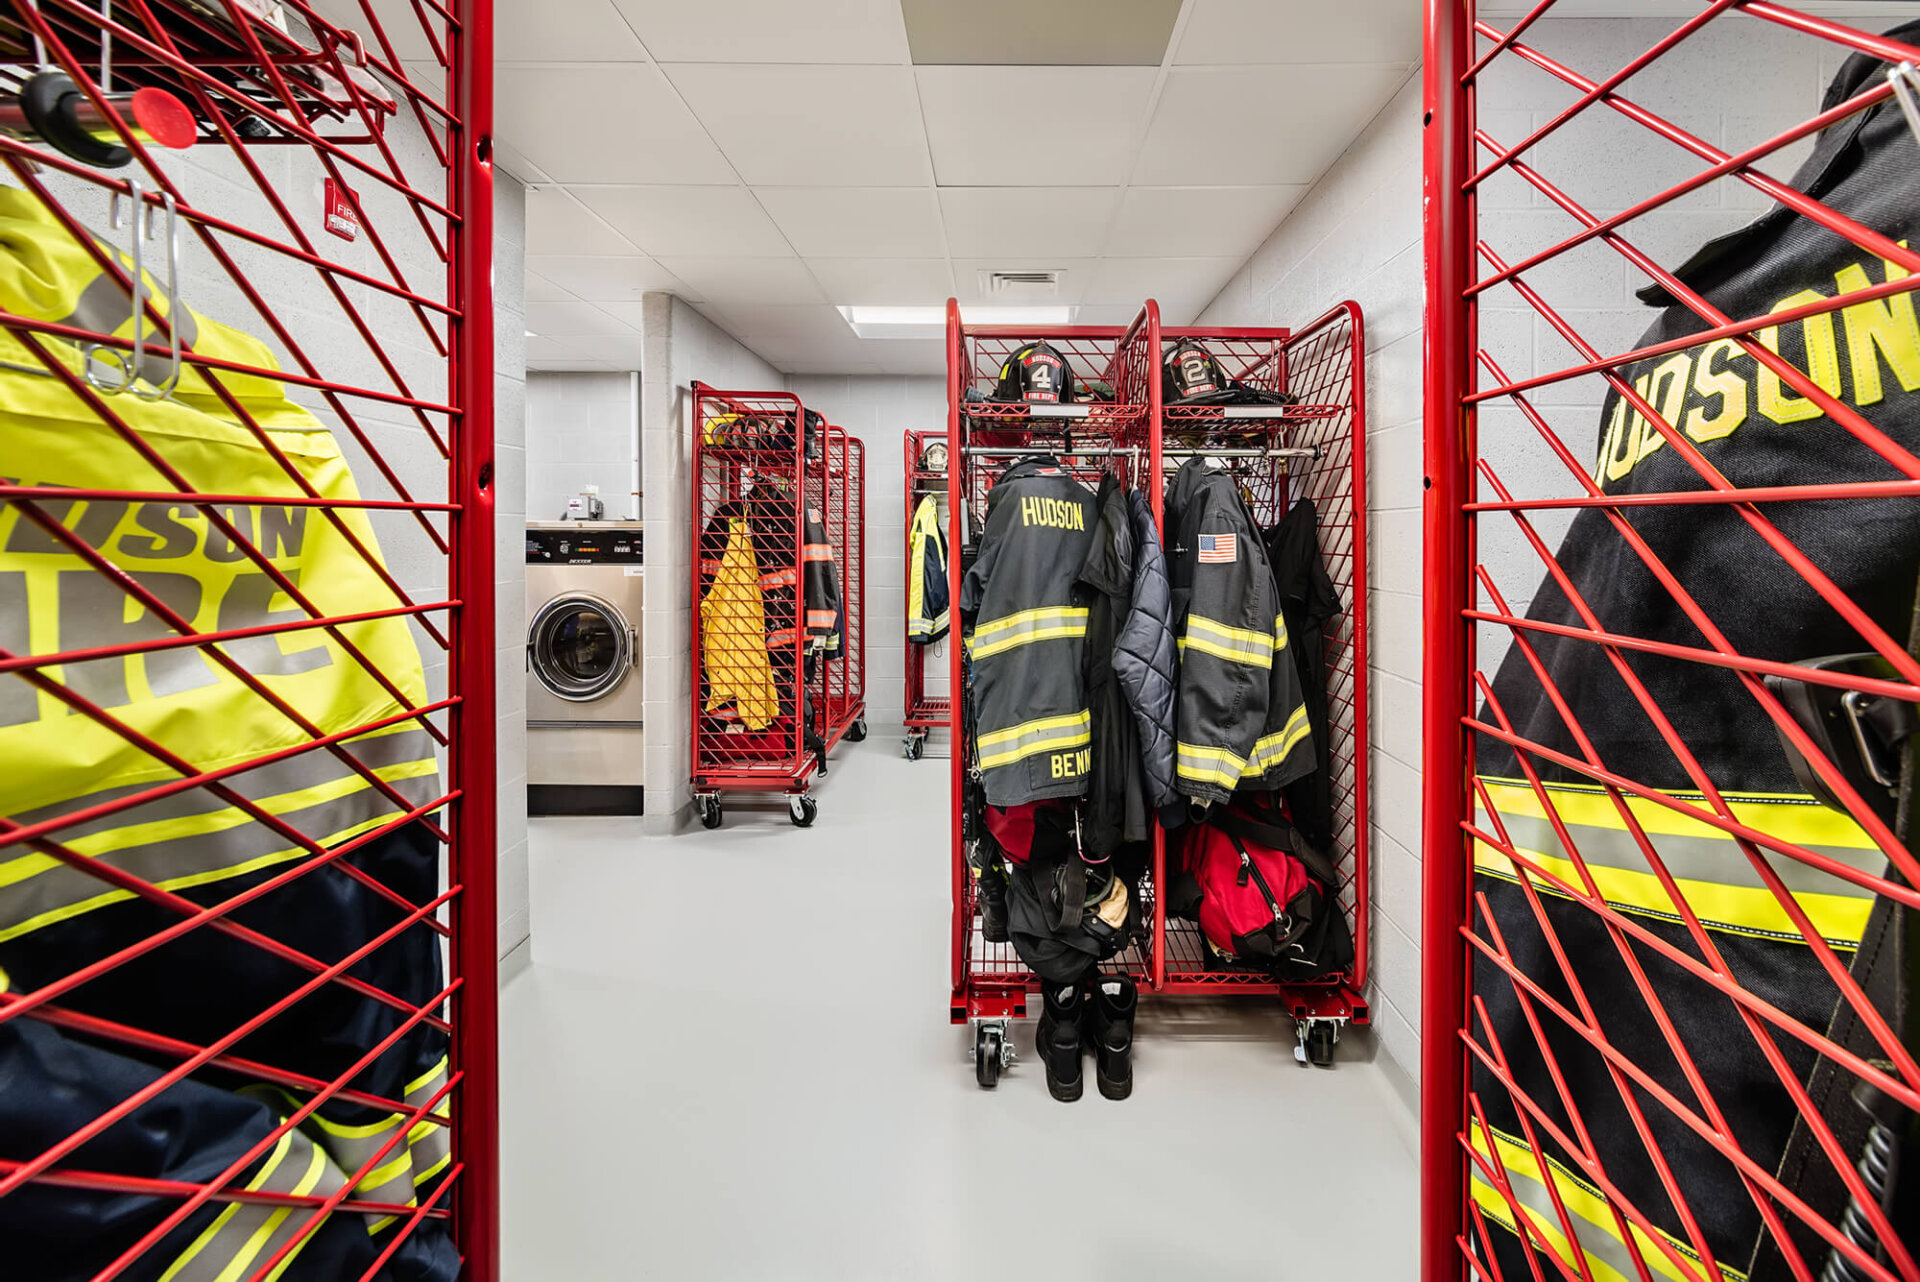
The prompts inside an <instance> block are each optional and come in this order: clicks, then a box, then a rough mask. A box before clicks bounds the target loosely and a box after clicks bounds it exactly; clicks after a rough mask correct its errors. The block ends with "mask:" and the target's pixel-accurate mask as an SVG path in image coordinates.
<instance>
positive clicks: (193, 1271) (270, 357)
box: [0, 0, 499, 1282]
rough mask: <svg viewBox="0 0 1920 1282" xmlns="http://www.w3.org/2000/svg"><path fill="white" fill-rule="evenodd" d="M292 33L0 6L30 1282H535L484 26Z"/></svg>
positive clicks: (7, 581) (72, 2) (6, 1169)
mask: <svg viewBox="0 0 1920 1282" xmlns="http://www.w3.org/2000/svg"><path fill="white" fill-rule="evenodd" d="M275 10H276V15H275V16H274V17H272V18H263V17H261V16H259V14H258V11H257V10H256V8H255V7H252V6H248V5H245V4H233V5H214V6H210V5H204V4H199V3H192V2H190V0H123V2H122V3H120V4H117V5H113V6H94V5H92V4H89V3H81V2H79V0H8V3H7V4H6V5H5V6H4V9H0V99H4V107H5V114H6V118H7V127H6V129H5V131H4V132H0V165H4V167H5V169H6V171H7V183H6V184H4V185H0V204H3V205H4V210H3V211H0V223H4V225H5V231H4V233H0V234H4V236H5V238H6V241H7V258H8V261H9V263H10V271H9V273H8V279H7V283H6V284H5V285H4V286H0V346H4V347H5V348H6V349H7V350H6V351H5V352H4V353H0V357H3V358H4V359H0V383H4V388H5V392H4V395H0V460H4V462H0V469H4V472H5V475H4V477H0V481H4V484H0V500H3V502H0V597H3V598H4V599H0V647H3V648H0V672H3V673H4V675H3V676H0V686H4V689H0V709H4V715H0V762H4V767H3V768H0V774H4V776H5V778H6V781H7V782H6V785H5V788H4V792H3V793H0V813H4V815H5V817H4V818H0V863H4V865H5V868H6V875H5V877H4V879H3V880H4V883H5V884H4V888H0V922H3V924H0V1077H4V1078H5V1080H6V1083H7V1084H6V1088H5V1098H4V1101H0V1114H4V1121H0V1226H4V1227H3V1229H0V1233H3V1234H4V1236H5V1238H6V1248H5V1250H6V1254H7V1258H8V1261H9V1265H10V1267H11V1269H13V1270H14V1271H17V1272H19V1274H20V1276H29V1275H31V1276H43V1277H44V1276H53V1275H57V1276H62V1277H76V1278H78V1277H90V1278H94V1279H96V1280H98V1282H104V1280H105V1279H109V1278H114V1277H122V1276H159V1275H160V1274H161V1273H162V1272H163V1271H165V1272H166V1273H167V1275H168V1276H177V1275H187V1276H213V1275H215V1274H216V1273H217V1274H218V1275H219V1276H221V1277H223V1278H233V1279H242V1278H246V1279H256V1280H257V1279H265V1278H269V1277H280V1276H282V1275H283V1274H284V1275H285V1276H288V1277H302V1276H329V1277H339V1278H356V1277H357V1278H363V1279H371V1278H384V1277H389V1276H393V1275H394V1274H393V1272H392V1270H393V1268H394V1267H396V1262H397V1261H403V1260H412V1261H414V1265H415V1266H417V1265H418V1264H419V1262H420V1261H421V1260H422V1259H423V1258H425V1257H427V1256H432V1257H433V1258H434V1259H437V1260H439V1261H440V1265H441V1266H442V1267H449V1268H450V1267H455V1266H457V1267H459V1268H460V1269H461V1271H462V1272H461V1276H463V1277H465V1278H470V1279H475V1280H476V1282H492V1280H493V1279H495V1278H497V1277H498V1275H499V1259H498V1257H499V1246H498V1243H499V1236H498V1235H499V1158H498V1134H497V1115H498V1089H499V1087H498V1078H497V1073H496V1067H495V1061H496V1046H497V1040H498V1038H497V1032H498V1029H497V1023H498V1020H497V1004H496V1001H497V999H496V984H497V975H496V958H495V914H496V886H495V878H496V873H495V867H494V865H495V858H496V847H497V842H496V824H497V818H496V763H495V735H496V718H495V695H494V689H495V686H494V681H495V659H494V654H495V645H494V641H495V638H494V595H495V583H494V573H493V570H494V528H493V527H494V516H493V513H494V449H493V414H494V399H493V398H494V339H493V314H494V302H493V292H492V291H493V286H492V253H493V180H492V169H491V163H492V161H491V153H492V138H491V130H492V74H493V73H492V68H493V55H492V11H491V6H490V4H489V3H487V0H455V3H454V4H453V5H452V7H451V8H449V7H444V6H442V5H441V4H439V3H435V2H433V0H428V2H426V3H422V4H419V5H416V6H414V8H413V10H412V13H411V15H410V16H406V17H404V18H401V19H399V21H400V22H401V23H403V24H404V26H405V27H406V28H407V30H405V31H402V30H401V29H400V27H399V26H389V25H388V24H389V22H392V21H393V20H395V16H396V15H395V11H394V10H393V9H392V8H391V7H390V6H384V5H375V4H373V3H370V2H363V3H360V4H357V5H348V6H345V7H344V8H342V7H337V6H336V7H334V8H333V9H332V10H331V12H333V13H335V14H336V15H340V14H343V13H344V14H350V16H347V17H340V16H336V17H335V18H333V19H329V18H326V17H323V16H321V15H320V14H319V13H317V12H316V11H315V10H314V9H313V8H311V7H310V6H309V5H308V4H306V3H304V2H303V0H282V3H281V4H279V5H277V6H275ZM383 15H384V16H383ZM422 42H424V47H425V48H426V49H428V50H430V51H431V52H430V53H427V54H425V55H423V56H422V57H420V58H418V59H415V60H412V61H407V62H404V63H403V62H402V60H401V56H400V55H399V54H398V53H397V52H396V48H397V47H398V46H400V45H405V46H406V47H409V48H413V49H418V48H420V47H421V46H422ZM60 76H64V77H66V78H67V83H66V84H64V85H61V84H60V82H59V80H58V77H60ZM48 86H54V88H53V90H52V97H51V98H48V97H45V96H42V97H40V98H39V99H38V100H39V101H40V102H41V103H42V106H43V108H44V106H45V104H46V103H48V102H49V101H53V102H57V103H58V107H57V110H56V111H55V112H54V113H53V114H54V115H58V116H63V117H64V118H65V119H66V120H67V121H68V123H69V125H72V124H74V123H75V122H77V123H78V126H79V128H78V129H77V130H76V129H74V128H58V127H56V125H57V122H54V123H48V121H47V120H46V119H45V118H44V114H45V113H44V112H43V115H42V118H40V119H37V120H36V118H35V116H34V113H33V112H31V111H23V110H22V109H21V105H20V102H19V99H20V98H21V97H22V96H23V95H25V96H29V97H32V96H34V95H37V94H41V93H42V91H44V90H47V89H48ZM156 111H157V112H158V113H159V119H158V122H157V123H156V117H155V114H154V113H155V112H156ZM136 126H137V127H136ZM161 138H164V139H165V142H166V145H167V146H168V147H173V148H183V147H185V146H189V145H190V146H191V147H192V151H191V152H190V153H188V154H186V155H184V156H183V155H181V154H179V153H178V152H176V151H169V150H165V149H163V148H162V147H160V146H159V145H158V141H159V140H160V139H161ZM268 148H272V149H273V150H271V151H269V150H266V149H268ZM215 175H217V176H218V178H217V181H208V179H209V178H210V177H211V176H215ZM323 182H325V183H327V184H328V185H330V186H331V187H332V188H333V190H334V191H335V192H336V199H337V201H338V202H339V203H340V204H341V205H342V206H343V207H344V208H343V209H342V210H340V211H337V214H338V216H339V218H340V219H341V220H342V223H343V224H351V226H352V228H353V231H354V237H355V238H356V239H358V240H360V241H361V243H362V248H361V249H357V250H355V251H352V252H348V251H346V250H344V249H343V248H342V247H341V246H339V245H337V244H335V243H334V242H333V241H332V240H331V239H329V238H324V237H315V236H314V234H313V232H314V231H315V229H316V228H318V227H320V226H321V225H322V220H321V216H320V214H319V212H318V209H317V206H318V201H317V200H316V199H315V196H316V195H317V193H318V192H319V191H320V189H321V186H322V183H323ZM109 209H111V211H112V217H111V218H110V219H109V218H107V217H104V215H107V214H108V211H109ZM129 212H130V213H131V218H130V221H131V224H132V226H131V228H130V229H129V228H127V227H126V226H125V225H124V224H123V221H122V217H123V215H125V214H127V213H129ZM96 233H97V235H96ZM149 239H151V243H149ZM122 246H126V247H127V248H125V249H123V248H121V247H122ZM143 258H144V260H145V261H144V263H143V261H142V260H143ZM183 309H186V310H183ZM383 546H384V548H385V549H388V551H383ZM422 651H424V652H425V653H424V655H423V654H422ZM29 1051H30V1052H31V1053H28V1052H29ZM425 1061H434V1062H431V1063H430V1064H429V1065H428V1066H427V1067H426V1068H425V1069H424V1070H423V1071H421V1072H419V1073H418V1074H417V1075H416V1073H415V1072H413V1071H412V1070H411V1068H409V1065H411V1066H412V1067H414V1068H417V1067H419V1066H420V1065H421V1064H422V1063H423V1062H425ZM296 1166H297V1168H298V1169H297V1170H296V1169H295V1168H296ZM396 1171H398V1172H399V1174H396Z"/></svg>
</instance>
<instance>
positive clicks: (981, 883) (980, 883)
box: [974, 856, 1008, 944]
mask: <svg viewBox="0 0 1920 1282" xmlns="http://www.w3.org/2000/svg"><path fill="white" fill-rule="evenodd" d="M974 882H975V884H976V885H977V887H978V888H979V894H978V896H977V898H978V899H979V901H980V934H981V937H982V938H984V939H985V940H986V941H987V942H988V943H990V944H1004V943H1006V942H1007V938H1008V936H1007V870H1006V866H1005V865H1004V864H1002V863H1001V862H1000V860H999V858H998V857H997V856H996V857H994V858H993V859H990V860H988V861H987V865H986V867H984V868H976V869H974Z"/></svg>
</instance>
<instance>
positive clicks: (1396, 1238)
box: [501, 733, 1418, 1282]
mask: <svg viewBox="0 0 1920 1282" xmlns="http://www.w3.org/2000/svg"><path fill="white" fill-rule="evenodd" d="M837 755H838V757H839V759H838V760H835V761H834V762H833V763H832V772H831V774H830V775H829V776H828V777H827V778H826V779H825V780H823V781H822V782H821V784H820V786H819V789H818V791H817V795H818V797H819V800H820V817H819V819H818V821H817V822H816V824H815V825H814V827H813V828H811V829H808V830H799V829H795V828H793V827H792V826H791V825H790V824H789V823H788V820H787V814H786V808H785V805H784V803H779V802H776V803H775V804H774V805H771V806H767V807H764V808H759V809H749V808H748V807H747V806H746V805H744V804H736V805H730V806H729V808H728V813H727V820H726V826H725V827H723V828H722V829H720V830H718V831H716V832H704V831H699V830H695V831H694V832H692V833H689V834H686V835H684V836H681V837H673V838H646V837H643V836H642V835H641V833H640V825H639V822H638V821H637V820H617V819H567V820H544V821H542V820H536V821H535V822H534V827H533V835H532V857H533V869H532V875H533V938H534V964H533V965H532V966H531V967H530V968H528V969H526V970H525V971H523V972H522V973H521V974H519V975H518V976H517V977H515V978H514V979H513V980H512V981H511V982H510V983H509V984H508V985H507V987H506V989H505V991H504V993H503V998H502V1001H503V1012H502V1018H503V1029H502V1036H501V1041H502V1046H501V1051H502V1055H501V1058H502V1074H503V1100H502V1110H503V1114H504V1123H505V1140H504V1143H505V1152H504V1154H503V1163H504V1179H505V1188H504V1201H505V1224H504V1236H505V1248H504V1249H505V1263H506V1277H507V1278H508V1279H509V1282H599V1280H600V1279H607V1280H609V1282H612V1280H614V1279H619V1280H621V1282H626V1280H628V1279H636V1278H661V1279H673V1280H674V1282H680V1280H687V1282H704V1280H706V1279H728V1280H731V1279H742V1280H748V1279H751V1280H753V1282H813V1280H814V1279H820V1280H822V1282H827V1280H831V1282H867V1280H869V1279H872V1280H875V1282H908V1280H911V1282H919V1280H921V1279H926V1280H928V1282H947V1280H948V1279H952V1280H954V1282H961V1280H963V1279H964V1280H966V1282H973V1280H975V1279H980V1278H996V1279H1009V1278H1029V1277H1031V1278H1045V1279H1047V1280H1048V1282H1079V1280H1080V1279H1087V1280H1088V1282H1134V1280H1135V1279H1140V1280H1143V1282H1144V1280H1158V1279H1186V1278H1200V1279H1208V1280H1209V1282H1224V1280H1228V1279H1232V1280H1238V1279H1278V1280H1282V1282H1295V1280H1298V1282H1324V1280H1325V1279H1329V1278H1340V1279H1355V1280H1362V1282H1372V1280H1374V1279H1381V1280H1384V1282H1397V1280H1398V1279H1411V1278H1413V1277H1414V1276H1415V1275H1416V1272H1417V1268H1416V1263H1417V1252H1416V1246H1415V1229H1416V1223H1417V1199H1418V1170H1417V1165H1416V1162H1415V1160H1414V1157H1413V1154H1412V1151H1411V1149H1410V1147H1409V1145H1410V1143H1411V1141H1412V1136H1411V1119H1410V1118H1409V1117H1408V1116H1407V1115H1406V1112H1405V1109H1404V1107H1403V1106H1401V1105H1400V1104H1399V1102H1398V1100H1397V1097H1395V1096H1394V1095H1393V1093H1392V1091H1391V1089H1390V1088H1389V1087H1388V1086H1387V1084H1386V1079H1385V1077H1384V1075H1383V1073H1382V1071H1381V1070H1380V1069H1379V1068H1378V1067H1376V1066H1375V1065H1374V1064H1373V1063H1370V1062H1367V1059H1366V1058H1365V1057H1366V1056H1367V1055H1369V1054H1370V1053H1371V1048H1370V1045H1369V1044H1368V1042H1367V1040H1366V1039H1365V1038H1364V1037H1363V1036H1350V1037H1349V1038H1348V1039H1347V1040H1346V1041H1344V1042H1343V1043H1342V1046H1341V1052H1342V1057H1343V1058H1342V1061H1341V1062H1340V1063H1339V1064H1338V1066H1337V1067H1335V1068H1334V1069H1331V1070H1317V1069H1307V1068H1303V1067H1298V1066H1296V1065H1295V1063H1294V1060H1293V1055H1292V1044H1293V1033H1292V1030H1291V1025H1290V1024H1289V1023H1288V1022H1287V1020H1286V1019H1285V1018H1284V1017H1282V1016H1281V1015H1280V1013H1279V1012H1278V1011H1277V1010H1276V1009H1274V1008H1273V1007H1272V1006H1270V1005H1268V1004H1266V1003H1256V1002H1246V1001H1241V1002H1207V1003H1197V1002H1192V1001H1176V1000H1172V999H1169V1000H1165V1001H1162V1002H1159V1003H1153V1002H1151V1001H1149V1002H1148V1003H1146V1004H1144V1006H1143V1010H1142V1014H1141V1018H1140V1026H1139V1029H1138V1033H1137V1043H1136V1052H1135V1075H1136V1080H1135V1086H1134V1095H1133V1098H1132V1099H1130V1100H1127V1101H1125V1102H1120V1103H1115V1102H1112V1101H1109V1100H1105V1099H1102V1098H1101V1097H1100V1096H1099V1094H1098V1093H1097V1092H1096V1091H1094V1089H1093V1087H1092V1084H1091V1082H1089V1084H1088V1088H1087V1094H1086V1096H1085V1098H1083V1099H1082V1100H1080V1101H1079V1102H1078V1103H1075V1104H1058V1103H1055V1102H1054V1101H1053V1100H1052V1099H1051V1098H1049V1097H1048V1095H1047V1091H1046V1083H1045V1080H1044V1078H1043V1076H1042V1074H1041V1070H1040V1066H1039V1064H1038V1062H1037V1061H1035V1060H1034V1059H1033V1057H1032V1039H1033V1032H1032V1021H1030V1020H1029V1021H1022V1022H1021V1024H1020V1025H1019V1026H1018V1029H1017V1035H1016V1044H1017V1046H1018V1048H1019V1050H1020V1052H1021V1056H1022V1058H1021V1061H1020V1062H1019V1063H1017V1064H1016V1065H1015V1066H1014V1067H1013V1069H1012V1070H1011V1071H1010V1073H1008V1074H1007V1076H1006V1077H1004V1078H1003V1080H1002V1082H1001V1084H1000V1087H999V1089H998V1090H995V1091H991V1092H989V1091H982V1090H980V1089H979V1088H977V1087H976V1086H975V1085H974V1082H973V1071H972V1067H971V1065H970V1063H969V1062H968V1061H967V1060H966V1058H965V1035H964V1030H963V1029H957V1028H954V1027H953V1026H951V1025H950V1024H949V1023H948V1022H947V988H948V980H947V966H948V960H947V958H948V920H949V915H948V898H947V896H948V890H947V887H948V877H949V871H948V864H947V853H946V852H947V836H946V833H947V820H946V815H947V766H946V763H945V762H944V761H935V760H933V759H927V760H924V761H920V762H916V763H908V762H906V761H904V760H903V759H902V758H901V756H900V754H899V741H898V739H897V738H895V737H892V736H889V735H886V734H879V733H876V735H875V737H874V738H873V739H870V740H869V741H868V742H866V743H864V744H860V745H851V744H848V745H843V747H842V748H841V749H840V751H839V753H838V754H837ZM1089 1076H1091V1065H1089Z"/></svg>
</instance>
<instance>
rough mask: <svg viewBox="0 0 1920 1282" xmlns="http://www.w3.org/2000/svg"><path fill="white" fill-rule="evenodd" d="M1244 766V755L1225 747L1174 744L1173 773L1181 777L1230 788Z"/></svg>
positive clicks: (1238, 778)
mask: <svg viewBox="0 0 1920 1282" xmlns="http://www.w3.org/2000/svg"><path fill="white" fill-rule="evenodd" d="M1246 768H1247V759H1246V758H1245V757H1243V756H1241V755H1240V754H1239V753H1237V752H1229V751H1227V750H1226V749H1225V748H1208V747H1204V746H1202V745H1200V744H1193V743H1176V744H1175V745H1174V768H1173V769H1174V774H1176V775H1177V776H1179V777H1180V778H1182V779H1196V780H1200V781H1202V782H1205V783H1217V784H1219V785H1221V786H1222V787H1225V788H1232V787H1234V786H1235V785H1236V784H1238V783H1239V782H1240V776H1241V772H1242V771H1244V770H1245V769H1246Z"/></svg>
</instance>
